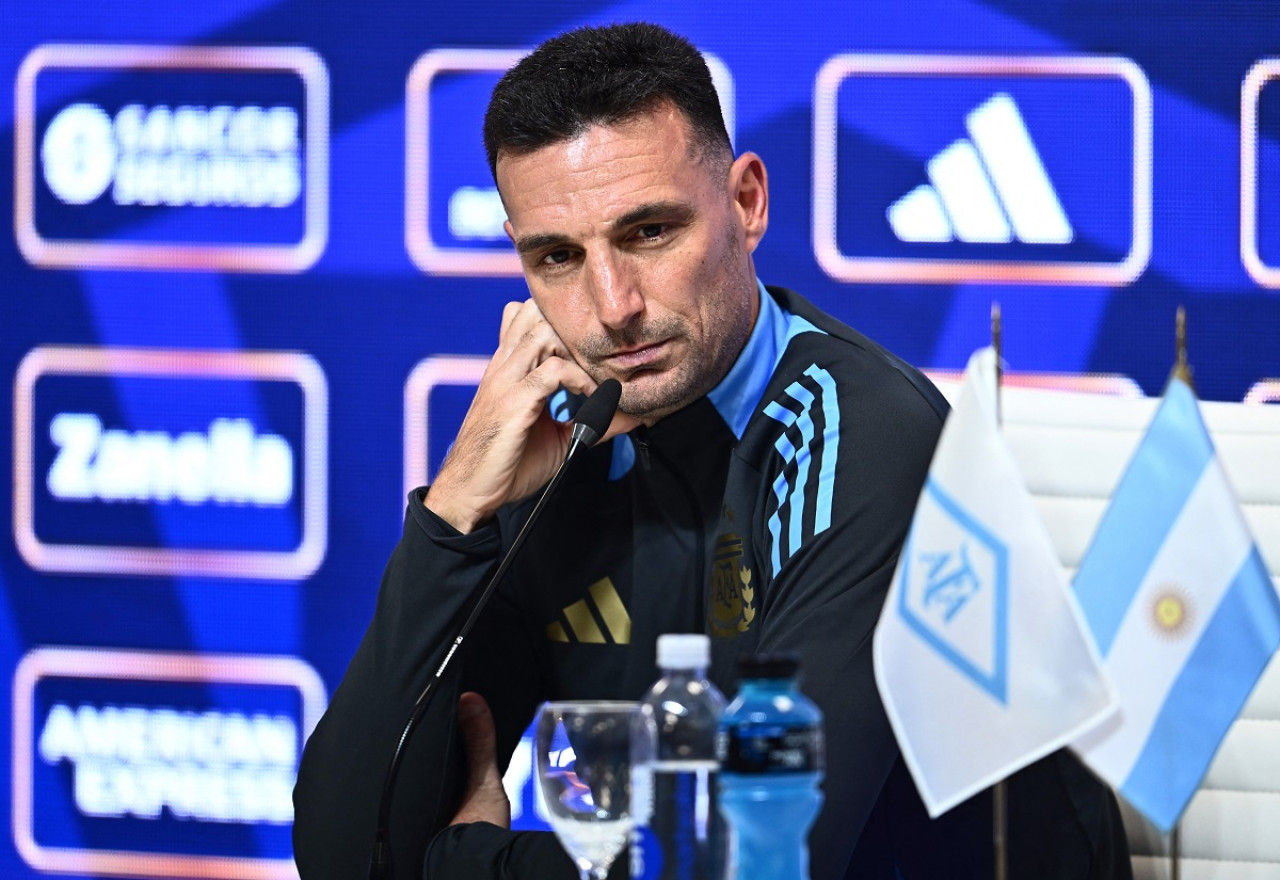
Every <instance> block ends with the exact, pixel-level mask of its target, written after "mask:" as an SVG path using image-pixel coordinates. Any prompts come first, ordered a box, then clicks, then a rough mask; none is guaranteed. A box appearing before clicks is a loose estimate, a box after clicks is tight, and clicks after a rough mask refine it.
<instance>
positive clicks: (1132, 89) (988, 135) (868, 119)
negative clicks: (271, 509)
mask: <svg viewBox="0 0 1280 880" xmlns="http://www.w3.org/2000/svg"><path fill="white" fill-rule="evenodd" d="M865 168H876V169H878V170H877V173H875V174H870V175H868V174H863V173H861V172H860V169H865ZM813 240H814V251H815V256H816V257H817V260H818V263H819V264H820V265H821V266H822V268H823V270H824V271H825V272H826V273H827V274H828V275H829V276H831V277H832V278H834V279H836V280H837V281H846V282H855V283H886V282H917V283H918V282H926V283H929V282H934V283H957V282H965V281H981V282H1010V283H1033V284H1043V283H1061V284H1075V285H1091V284H1096V285H1108V286H1110V285H1122V284H1128V283H1130V282H1132V281H1133V280H1134V279H1135V278H1137V277H1138V276H1139V275H1140V274H1141V273H1142V271H1143V270H1144V269H1145V268H1146V266H1147V263H1148V260H1149V258H1150V254H1151V87H1150V84H1149V83H1148V81H1147V79H1146V76H1145V75H1144V74H1143V72H1142V70H1141V69H1140V68H1139V67H1138V66H1137V65H1136V64H1134V63H1133V62H1132V61H1129V60H1128V59H1124V58H1113V57H1088V56H1062V57H1031V56H1025V57H1024V56H968V55H956V56H946V55H877V54H867V55H864V54H852V55H838V56H836V57H834V58H832V59H830V60H829V61H828V62H827V63H826V64H824V65H823V67H822V69H821V70H820V71H819V74H818V78H817V82H816V85H815V89H814V160H813Z"/></svg>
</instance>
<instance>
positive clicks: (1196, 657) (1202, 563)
mask: <svg viewBox="0 0 1280 880" xmlns="http://www.w3.org/2000/svg"><path fill="white" fill-rule="evenodd" d="M1075 590H1076V595H1077V596H1078V597H1079V599H1080V604H1081V607H1082V608H1083V609H1084V612H1085V617H1086V618H1087V619H1088V621H1089V626H1090V628H1091V629H1092V630H1093V635H1094V638H1095V639H1096V641H1097V644H1098V649H1099V650H1100V651H1101V653H1102V655H1103V657H1104V658H1105V662H1106V667H1107V671H1108V672H1109V674H1110V676H1111V679H1112V681H1113V682H1114V683H1115V686H1116V690H1117V692H1118V694H1119V696H1120V705H1121V711H1120V712H1119V713H1117V715H1116V716H1115V717H1114V718H1113V719H1110V720H1108V721H1107V722H1106V723H1104V724H1102V725H1100V726H1099V727H1098V728H1097V729H1095V730H1093V731H1090V732H1089V733H1088V734H1087V735H1086V736H1084V737H1083V738H1082V739H1081V740H1080V741H1078V742H1077V743H1075V744H1074V748H1075V749H1076V751H1077V752H1078V753H1079V754H1080V756H1081V757H1082V758H1084V760H1085V762H1086V763H1088V764H1089V766H1091V767H1092V768H1093V769H1094V770H1095V771H1096V772H1097V773H1098V774H1099V775H1100V776H1102V778H1103V779H1106V780H1107V781H1108V782H1110V783H1111V784H1112V786H1114V787H1115V788H1116V789H1118V790H1119V791H1120V793H1121V794H1123V795H1124V797H1125V799H1126V800H1128V801H1129V802H1130V803H1131V804H1133V805H1134V806H1135V807H1136V808H1138V809H1139V810H1140V811H1141V812H1142V813H1143V814H1144V815H1146V817H1147V818H1148V819H1150V820H1151V822H1152V823H1153V824H1155V825H1156V826H1157V827H1158V828H1160V829H1161V830H1163V831H1168V830H1169V829H1171V828H1172V827H1173V826H1174V824H1176V822H1177V821H1178V817H1179V816H1181V815H1182V811H1183V810H1184V809H1185V808H1186V805H1187V803H1188V802H1189V801H1190V800H1191V796H1192V795H1193V794H1194V793H1195V790H1196V788H1197V787H1198V786H1199V785H1200V780H1201V779H1202V778H1203V777H1204V774H1205V772H1206V770H1208V767H1209V763H1210V761H1211V760H1212V759H1213V755H1214V752H1216V751H1217V748H1218V745H1219V743H1221V741H1222V738H1223V736H1225V735H1226V732H1227V728H1229V727H1230V726H1231V723H1232V721H1234V720H1235V718H1236V716H1237V715H1238V714H1239V712H1240V708H1241V707H1242V706H1243V705H1244V702H1245V700H1246V699H1247V698H1248V696H1249V693H1250V691H1252V690H1253V687H1254V684H1256V683H1257V680H1258V676H1259V675H1260V674H1261V673H1262V670H1263V668H1264V667H1265V666H1266V664H1267V661H1268V660H1270V658H1271V655H1272V654H1273V653H1275V651H1276V647H1277V645H1280V597H1278V596H1277V594H1276V590H1275V588H1274V587H1273V586H1272V583H1271V578H1270V577H1269V576H1268V574H1267V569H1266V566H1265V564H1264V563H1263V561H1262V557H1261V556H1260V555H1259V554H1258V550H1257V547H1255V546H1254V542H1253V538H1252V537H1251V536H1250V535H1249V530H1248V527H1247V525H1246V524H1245V521H1244V516H1243V514H1242V513H1241V511H1240V507H1239V505H1238V504H1237V503H1236V499H1235V496H1234V494H1233V493H1232V491H1231V487H1230V486H1229V485H1228V483H1227V479H1226V476H1225V474H1224V473H1223V471H1222V466H1221V464H1220V463H1219V461H1218V458H1217V456H1216V454H1215V453H1214V449H1213V444H1212V442H1211V441H1210V439H1209V433H1208V431H1207V430H1206V429H1205V426H1204V423H1203V422H1202V421H1201V419H1200V408H1199V406H1198V405H1197V404H1196V398H1195V394H1194V393H1193V392H1192V391H1191V389H1190V388H1189V387H1188V386H1187V385H1186V383H1184V382H1182V381H1180V380H1177V379H1174V380H1171V381H1170V383H1169V388H1168V389H1167V390H1166V391H1165V395H1164V400H1163V401H1162V402H1161V404H1160V408H1159V409H1158V410H1157V411H1156V414H1155V417H1154V418H1153V419H1152V421H1151V425H1150V427H1149V428H1148V429H1147V433H1146V435H1145V436H1144V437H1143V439H1142V441H1141V443H1139V445H1138V448H1137V451H1136V452H1134V454H1133V458H1132V459H1131V460H1130V462H1129V466H1128V469H1127V470H1126V471H1125V473H1124V476H1123V477H1122V478H1121V480H1120V484H1119V486H1118V487H1117V488H1116V491H1115V493H1114V495H1113V496H1112V500H1111V505H1110V506H1109V507H1108V508H1107V512H1106V514H1105V515H1104V516H1103V518H1102V522H1101V523H1100V524H1099V525H1098V530H1097V533H1096V535H1095V536H1094V539H1093V543H1092V544H1091V545H1090V547H1089V551H1088V553H1086V554H1085V558H1084V560H1083V561H1082V562H1081V565H1080V569H1079V571H1078V572H1077V573H1076V579H1075Z"/></svg>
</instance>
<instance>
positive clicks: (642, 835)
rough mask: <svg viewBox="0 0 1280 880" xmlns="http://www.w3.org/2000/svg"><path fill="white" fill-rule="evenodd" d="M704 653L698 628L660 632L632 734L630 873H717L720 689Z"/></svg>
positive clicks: (720, 847)
mask: <svg viewBox="0 0 1280 880" xmlns="http://www.w3.org/2000/svg"><path fill="white" fill-rule="evenodd" d="M710 655H711V641H710V639H708V638H707V637H706V636H704V635H664V636H659V637H658V668H659V669H660V670H661V673H662V676H661V677H660V678H659V679H658V680H657V682H655V683H654V685H653V687H651V688H650V689H649V691H648V693H646V694H645V695H644V696H643V697H642V698H641V700H640V709H639V711H638V712H637V713H636V720H635V727H634V728H633V730H632V736H631V797H632V812H633V814H634V816H635V820H636V830H635V832H634V833H633V834H632V839H631V876H632V877H633V878H644V880H657V878H662V880H721V878H722V876H723V870H724V858H725V853H724V847H725V833H724V820H723V819H722V818H721V816H720V813H719V811H718V810H717V809H716V800H715V798H716V769H717V765H716V736H717V729H718V728H717V724H718V723H719V721H720V713H721V712H723V711H724V696H723V695H722V694H721V693H720V691H719V690H717V688H716V686H715V685H714V684H712V683H711V682H710V681H709V680H708V679H707V664H708V661H709V660H710Z"/></svg>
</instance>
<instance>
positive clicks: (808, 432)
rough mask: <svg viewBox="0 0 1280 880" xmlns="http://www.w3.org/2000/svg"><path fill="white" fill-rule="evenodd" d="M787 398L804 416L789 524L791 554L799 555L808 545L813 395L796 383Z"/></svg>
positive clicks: (788, 390)
mask: <svg viewBox="0 0 1280 880" xmlns="http://www.w3.org/2000/svg"><path fill="white" fill-rule="evenodd" d="M787 394H788V395H790V397H791V398H792V399H793V400H795V401H797V402H798V403H800V405H801V410H800V416H799V418H797V419H796V425H797V426H799V428H800V448H799V449H797V450H795V452H794V453H793V456H794V458H795V462H796V477H795V485H794V486H793V487H792V490H791V500H790V507H791V516H790V523H789V526H790V531H791V534H790V536H789V539H788V542H787V543H788V547H789V549H790V551H791V553H795V552H796V551H797V550H799V549H800V546H801V545H802V544H803V543H804V504H805V490H806V489H807V488H808V486H809V462H810V461H811V460H812V458H813V394H812V393H810V391H809V389H808V388H805V387H804V386H803V385H801V384H800V383H799V382H794V383H792V385H791V386H790V387H789V388H788V389H787ZM784 439H785V438H784V437H779V438H778V440H779V441H782V440H784ZM787 445H788V446H790V445H791V444H790V443H788V444H787ZM778 451H779V452H781V451H782V448H781V446H779V447H778ZM784 457H785V456H784Z"/></svg>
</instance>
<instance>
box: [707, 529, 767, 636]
mask: <svg viewBox="0 0 1280 880" xmlns="http://www.w3.org/2000/svg"><path fill="white" fill-rule="evenodd" d="M755 619H756V591H755V588H754V587H752V586H751V569H749V568H747V567H746V566H744V565H743V564H742V539H741V538H739V537H738V536H737V535H735V534H734V533H732V532H728V533H726V534H723V535H721V536H720V537H718V538H717V539H716V555H715V564H714V568H713V570H712V581H711V633H712V635H714V636H716V637H717V638H722V639H724V638H734V637H736V636H737V635H738V634H739V633H744V632H746V631H747V630H748V629H750V628H751V622H752V621H753V620H755Z"/></svg>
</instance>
